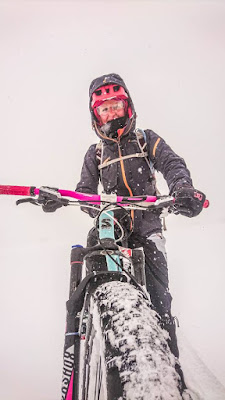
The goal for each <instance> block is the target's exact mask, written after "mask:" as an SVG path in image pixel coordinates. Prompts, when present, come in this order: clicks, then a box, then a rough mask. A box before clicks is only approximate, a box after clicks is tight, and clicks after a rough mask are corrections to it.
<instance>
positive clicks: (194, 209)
mask: <svg viewBox="0 0 225 400" xmlns="http://www.w3.org/2000/svg"><path fill="white" fill-rule="evenodd" d="M173 196H174V197H175V203H174V206H173V210H174V213H175V214H182V215H185V216H186V217H190V218H191V217H196V215H198V214H199V213H200V212H201V211H202V208H203V204H204V202H205V198H206V197H205V195H204V193H202V192H200V191H199V190H196V189H194V188H193V187H191V186H189V187H188V186H183V187H180V188H179V189H177V190H176V191H175V192H174V193H173Z"/></svg>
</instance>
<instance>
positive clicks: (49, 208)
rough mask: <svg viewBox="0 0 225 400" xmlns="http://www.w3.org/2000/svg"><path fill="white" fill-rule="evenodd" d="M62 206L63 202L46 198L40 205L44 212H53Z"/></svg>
mask: <svg viewBox="0 0 225 400" xmlns="http://www.w3.org/2000/svg"><path fill="white" fill-rule="evenodd" d="M62 206H64V204H62V203H60V202H59V201H57V200H47V201H46V203H45V204H43V206H42V210H43V211H44V212H54V211H56V210H57V208H60V207H62Z"/></svg>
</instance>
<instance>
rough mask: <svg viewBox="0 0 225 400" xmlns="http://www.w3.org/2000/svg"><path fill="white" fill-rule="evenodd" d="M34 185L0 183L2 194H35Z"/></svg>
mask: <svg viewBox="0 0 225 400" xmlns="http://www.w3.org/2000/svg"><path fill="white" fill-rule="evenodd" d="M34 189H35V187H34V186H10V185H0V194H8V195H14V196H34Z"/></svg>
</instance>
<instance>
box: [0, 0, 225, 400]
mask: <svg viewBox="0 0 225 400" xmlns="http://www.w3.org/2000/svg"><path fill="white" fill-rule="evenodd" d="M224 37H225V2H224V1H186V2H185V1H179V2H178V1H140V0H139V1H135V0H133V1H132V0H130V1H128V0H127V1H111V0H110V1H108V2H107V1H105V2H104V1H99V2H97V1H92V2H88V1H78V0H77V1H70V2H67V1H24V2H22V1H15V2H12V1H0V49H1V53H0V54H1V62H0V113H1V118H0V132H1V157H0V170H1V184H14V185H27V186H30V185H34V186H37V187H38V186H40V185H49V186H55V187H60V188H64V189H71V190H72V189H74V188H75V185H76V183H77V182H78V180H79V175H80V169H81V166H82V160H83V157H84V154H85V152H86V150H87V148H88V147H89V145H90V144H91V143H93V142H96V141H97V138H96V136H95V134H94V132H93V131H92V130H91V125H90V115H89V110H88V89H89V84H90V82H91V80H92V79H94V78H95V77H97V76H100V75H102V74H104V73H109V72H116V73H119V74H120V75H121V76H122V77H123V78H124V80H125V82H126V84H127V86H128V88H129V90H130V93H131V95H132V98H133V101H134V105H135V107H136V111H137V114H138V123H137V125H138V126H139V127H141V128H143V129H145V128H150V129H153V130H154V131H156V132H157V133H158V134H159V135H161V136H163V137H164V139H165V140H166V141H167V142H168V144H169V145H170V146H171V147H172V148H173V149H174V150H175V151H176V152H177V153H178V154H180V155H181V156H182V157H184V158H185V160H186V162H187V165H188V167H189V168H190V170H191V173H192V177H193V180H194V184H195V186H196V187H197V188H198V189H200V190H202V191H203V192H205V193H206V194H207V197H208V198H209V200H210V202H211V206H210V208H209V209H208V210H205V211H204V212H203V213H202V214H201V215H200V216H199V217H197V218H196V219H194V220H188V219H185V218H182V217H175V216H174V217H169V219H168V227H169V230H168V233H167V234H166V237H167V243H168V256H169V271H170V285H171V292H172V295H173V297H174V303H173V304H174V313H175V314H177V315H178V316H179V319H180V323H181V326H182V329H183V330H184V332H185V334H186V336H187V338H188V339H189V340H190V341H191V343H192V345H193V346H194V348H195V349H196V350H197V352H198V353H199V354H200V356H201V357H202V359H203V361H205V362H206V364H207V365H208V366H209V367H210V369H211V370H212V371H213V372H214V374H215V375H216V376H217V377H218V379H220V381H221V382H223V384H225V362H224V359H225V353H224V351H225V350H224V335H225V327H224V297H225V296H224V278H225V274H224V251H223V247H224V244H223V239H224V223H225V214H224V196H225V193H224V176H223V174H224V162H223V160H224V144H225V140H224V114H225V113H224V109H225V107H224V105H225V101H224V98H225V95H224V93H225V78H224V70H225V51H224ZM161 185H162V189H163V190H164V192H166V190H167V189H166V186H165V185H164V184H161ZM0 204H1V207H0V219H1V226H0V251H1V256H2V257H1V260H2V263H1V288H0V296H1V301H0V304H1V315H2V317H1V320H2V329H1V335H2V338H1V340H0V347H1V357H0V359H1V364H0V365H1V370H2V371H1V379H3V381H2V383H1V385H0V390H1V392H2V395H1V398H5V399H6V400H11V399H15V392H16V394H17V397H16V400H20V399H24V398H30V397H31V395H32V399H33V400H36V399H38V400H42V399H43V400H53V399H55V398H57V397H60V395H59V390H60V378H61V362H62V347H63V341H64V338H63V333H64V321H65V301H66V300H67V295H68V285H69V253H70V246H71V244H73V243H78V242H79V243H82V244H85V237H86V234H87V231H88V229H89V228H90V227H91V221H90V220H89V218H88V217H87V216H86V215H83V213H81V212H79V210H78V209H75V210H74V209H72V208H71V209H65V210H59V211H58V212H57V213H55V214H53V215H46V214H44V213H42V211H41V209H38V208H35V207H33V208H32V206H29V205H28V206H21V207H18V208H17V207H16V206H15V198H12V197H8V198H6V197H2V198H1V199H0ZM12 366H13V369H12ZM15 370H16V374H15ZM12 374H14V377H13V381H14V387H12V385H11V384H10V382H11V380H12ZM15 375H16V376H15ZM37 376H38V378H37ZM56 382H57V384H56ZM34 393H35V394H34ZM35 396H36V397H35Z"/></svg>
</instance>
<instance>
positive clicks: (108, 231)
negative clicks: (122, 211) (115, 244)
mask: <svg viewBox="0 0 225 400" xmlns="http://www.w3.org/2000/svg"><path fill="white" fill-rule="evenodd" d="M113 217H114V212H113V211H111V210H109V211H108V210H107V211H105V212H104V211H103V212H102V213H101V214H100V217H99V238H100V239H113V240H115V232H114V219H113ZM112 258H113V259H114V260H115V261H116V262H117V263H118V264H121V263H120V258H119V256H118V255H112ZM112 258H111V257H109V256H107V255H106V262H107V267H108V271H121V268H119V267H118V265H117V264H116V263H115V262H114V261H113V260H112Z"/></svg>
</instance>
